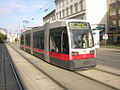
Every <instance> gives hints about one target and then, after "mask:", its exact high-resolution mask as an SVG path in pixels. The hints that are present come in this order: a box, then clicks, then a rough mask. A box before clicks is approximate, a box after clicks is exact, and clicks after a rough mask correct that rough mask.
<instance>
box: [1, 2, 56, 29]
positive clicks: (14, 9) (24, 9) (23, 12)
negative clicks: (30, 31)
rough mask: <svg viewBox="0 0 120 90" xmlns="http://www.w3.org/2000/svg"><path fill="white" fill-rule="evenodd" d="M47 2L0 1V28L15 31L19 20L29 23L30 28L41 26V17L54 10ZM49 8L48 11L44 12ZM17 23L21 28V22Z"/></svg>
mask: <svg viewBox="0 0 120 90" xmlns="http://www.w3.org/2000/svg"><path fill="white" fill-rule="evenodd" d="M53 1H54V0H53ZM49 2H51V0H0V27H4V28H9V29H8V30H11V31H12V30H13V29H17V28H16V27H17V24H18V21H19V19H20V18H22V19H23V20H28V21H30V24H29V25H32V26H33V25H35V26H38V25H40V24H42V22H41V21H42V17H44V16H45V15H46V14H47V13H48V11H52V10H53V8H54V5H51V6H50V3H49ZM53 3H54V2H53ZM49 6H50V8H49V10H48V11H47V12H45V9H47V8H48V7H49ZM51 7H52V8H51ZM41 8H42V9H41ZM32 18H34V20H33V19H32ZM19 23H20V24H21V26H22V20H21V22H19Z"/></svg>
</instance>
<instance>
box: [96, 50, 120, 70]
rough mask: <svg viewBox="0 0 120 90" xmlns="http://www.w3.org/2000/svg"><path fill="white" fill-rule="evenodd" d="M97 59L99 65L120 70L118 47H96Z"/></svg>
mask: <svg viewBox="0 0 120 90" xmlns="http://www.w3.org/2000/svg"><path fill="white" fill-rule="evenodd" d="M97 61H98V64H100V65H105V66H108V67H111V68H115V69H119V70H120V49H109V48H99V49H97Z"/></svg>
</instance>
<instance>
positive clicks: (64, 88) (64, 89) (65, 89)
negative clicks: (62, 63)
mask: <svg viewBox="0 0 120 90" xmlns="http://www.w3.org/2000/svg"><path fill="white" fill-rule="evenodd" d="M10 46H11V45H10ZM11 47H12V46H11ZM12 48H13V49H14V50H15V51H16V52H17V53H18V54H19V55H21V56H22V57H23V58H24V59H25V60H27V61H28V62H29V63H30V64H32V65H33V66H34V67H35V68H36V69H37V70H39V71H40V72H42V73H43V74H44V75H46V76H47V77H49V78H50V79H51V80H52V81H53V82H55V83H56V84H57V85H58V86H60V87H61V88H63V90H68V89H67V88H66V87H65V86H63V85H62V84H61V83H59V82H58V81H56V80H55V79H54V78H52V77H51V76H50V75H48V74H47V73H46V72H44V71H43V70H42V69H40V68H39V67H38V66H37V65H35V64H34V63H32V62H31V61H30V60H29V59H28V58H26V57H25V56H24V55H23V54H21V53H20V52H18V51H17V50H16V49H15V48H14V47H12Z"/></svg>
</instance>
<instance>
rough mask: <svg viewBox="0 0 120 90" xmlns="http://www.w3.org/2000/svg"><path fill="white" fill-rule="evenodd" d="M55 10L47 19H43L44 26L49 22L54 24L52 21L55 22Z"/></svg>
mask: <svg viewBox="0 0 120 90" xmlns="http://www.w3.org/2000/svg"><path fill="white" fill-rule="evenodd" d="M55 20H56V19H55V9H54V10H53V11H52V12H50V13H49V14H48V15H46V16H45V17H43V24H45V23H49V22H52V21H55Z"/></svg>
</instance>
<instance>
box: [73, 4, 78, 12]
mask: <svg viewBox="0 0 120 90" xmlns="http://www.w3.org/2000/svg"><path fill="white" fill-rule="evenodd" d="M74 6H75V13H77V12H78V4H77V3H75V5H74Z"/></svg>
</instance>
